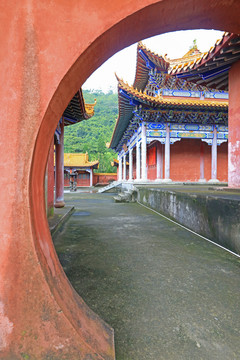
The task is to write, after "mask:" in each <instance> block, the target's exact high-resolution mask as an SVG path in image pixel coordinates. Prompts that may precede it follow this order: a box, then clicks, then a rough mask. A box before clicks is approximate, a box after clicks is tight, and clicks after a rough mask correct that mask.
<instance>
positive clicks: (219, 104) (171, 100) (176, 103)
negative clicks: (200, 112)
mask: <svg viewBox="0 0 240 360" xmlns="http://www.w3.org/2000/svg"><path fill="white" fill-rule="evenodd" d="M118 89H119V90H120V93H121V90H122V91H125V92H126V93H127V94H128V95H129V96H131V97H132V98H133V99H135V100H136V101H138V102H139V103H143V104H146V105H150V106H153V107H161V108H164V107H169V106H171V107H182V106H184V107H189V108H190V109H192V108H196V109H198V108H202V107H204V108H212V109H213V108H214V109H225V110H227V108H228V100H221V99H214V100H212V99H211V100H209V99H199V98H189V97H188V98H186V97H171V96H161V95H159V96H150V95H147V94H146V92H145V91H144V92H142V91H138V90H137V89H135V88H134V87H133V86H130V85H128V84H127V83H124V82H123V80H119V83H118ZM120 96H121V95H120Z"/></svg>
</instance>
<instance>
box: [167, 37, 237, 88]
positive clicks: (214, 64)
mask: <svg viewBox="0 0 240 360" xmlns="http://www.w3.org/2000/svg"><path fill="white" fill-rule="evenodd" d="M239 59H240V35H237V34H231V33H224V34H223V36H222V38H221V39H219V40H217V41H216V43H215V45H214V46H212V47H211V48H210V49H209V51H207V52H204V53H201V54H198V55H197V56H196V57H195V58H192V59H186V61H176V60H169V59H168V61H169V62H170V66H169V69H168V72H169V74H171V75H176V76H177V77H178V78H182V79H185V80H188V81H191V82H195V83H196V84H198V85H203V86H207V87H209V88H214V89H219V90H226V91H227V90H228V72H229V69H230V67H231V65H232V64H233V63H234V62H236V61H238V60H239ZM177 60H179V59H177Z"/></svg>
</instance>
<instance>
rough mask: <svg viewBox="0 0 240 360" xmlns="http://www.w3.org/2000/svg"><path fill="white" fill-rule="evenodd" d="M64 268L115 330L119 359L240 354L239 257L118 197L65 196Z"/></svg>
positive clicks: (59, 244)
mask: <svg viewBox="0 0 240 360" xmlns="http://www.w3.org/2000/svg"><path fill="white" fill-rule="evenodd" d="M65 200H66V202H67V204H68V205H74V206H75V213H74V214H73V215H72V216H71V217H70V219H69V220H68V221H67V222H66V223H65V224H64V225H63V226H62V227H61V228H60V230H59V231H58V232H57V233H55V235H54V243H55V246H56V250H57V253H58V255H59V258H60V261H61V263H62V265H63V268H64V270H65V272H66V274H67V276H68V278H69V280H70V281H71V283H72V284H73V286H74V287H75V289H76V290H77V291H78V293H79V294H80V295H81V296H82V297H83V299H84V300H85V301H86V303H87V304H88V305H89V306H90V307H91V308H92V309H93V310H94V311H95V312H96V313H98V314H99V315H100V316H101V317H102V318H103V319H104V320H105V321H107V322H108V323H109V324H110V325H111V326H112V327H113V328H114V329H115V344H116V358H117V360H160V359H163V360H180V359H181V360H194V359H196V360H200V359H202V360H215V359H216V360H228V359H229V360H234V359H235V360H237V359H240V347H239V339H240V305H239V298H240V286H239V285H240V272H239V259H238V258H236V257H234V256H233V255H231V254H229V253H227V252H225V251H224V250H221V249H219V248H217V247H216V246H214V245H212V244H210V243H208V242H205V241H204V240H202V239H200V238H199V237H197V236H195V235H193V234H191V233H189V232H188V231H186V230H184V229H181V228H180V227H178V226H177V225H174V224H172V223H170V222H169V221H167V220H164V219H163V218H161V217H160V216H158V215H157V214H155V213H153V212H151V211H149V210H147V209H145V208H143V207H142V206H140V205H138V204H136V203H131V204H115V203H114V202H113V200H112V195H111V194H87V193H82V194H81V193H74V194H71V193H70V194H66V196H65Z"/></svg>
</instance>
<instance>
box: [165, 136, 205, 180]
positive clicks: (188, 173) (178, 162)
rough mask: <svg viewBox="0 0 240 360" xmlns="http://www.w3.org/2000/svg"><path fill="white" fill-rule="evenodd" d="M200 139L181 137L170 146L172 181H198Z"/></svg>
mask: <svg viewBox="0 0 240 360" xmlns="http://www.w3.org/2000/svg"><path fill="white" fill-rule="evenodd" d="M199 177H200V140H195V139H182V140H180V141H178V142H176V143H174V144H172V145H171V147H170V178H171V179H172V180H173V181H198V180H199Z"/></svg>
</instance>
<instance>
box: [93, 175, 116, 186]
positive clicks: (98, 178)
mask: <svg viewBox="0 0 240 360" xmlns="http://www.w3.org/2000/svg"><path fill="white" fill-rule="evenodd" d="M116 180H117V174H116V173H98V174H94V175H93V185H96V184H109V182H111V181H116Z"/></svg>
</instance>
